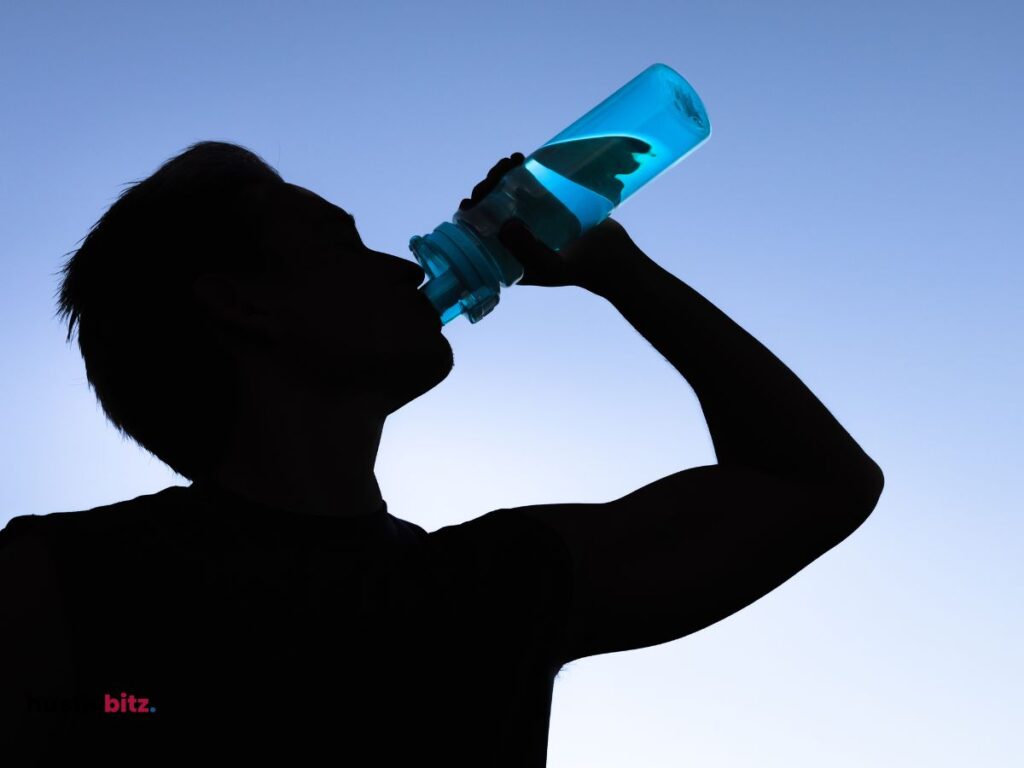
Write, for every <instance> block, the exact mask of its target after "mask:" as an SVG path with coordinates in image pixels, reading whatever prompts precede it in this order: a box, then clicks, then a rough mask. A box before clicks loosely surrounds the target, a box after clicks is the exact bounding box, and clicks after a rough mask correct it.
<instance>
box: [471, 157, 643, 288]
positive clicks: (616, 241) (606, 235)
mask: <svg viewBox="0 0 1024 768" xmlns="http://www.w3.org/2000/svg"><path fill="white" fill-rule="evenodd" d="M524 160H525V157H524V156H523V153H522V152H513V153H512V154H511V155H510V156H509V157H506V158H502V159H501V160H499V161H498V162H497V163H496V164H495V165H494V167H492V168H491V170H490V171H489V172H488V173H487V177H486V178H485V179H484V180H483V181H481V182H480V183H479V184H477V185H476V186H475V187H473V193H472V195H471V196H470V197H469V198H465V199H463V200H462V202H461V203H460V204H459V210H461V211H465V210H468V209H469V208H472V207H473V206H474V205H476V204H477V203H479V202H480V201H481V200H483V198H485V197H486V196H487V195H488V194H489V193H490V192H491V190H493V189H494V188H495V187H497V186H498V184H499V183H501V179H502V177H504V175H505V174H506V173H508V172H509V171H511V170H512V169H513V168H515V167H516V166H518V165H521V164H522V163H523V161H524ZM498 239H499V240H500V241H501V243H502V245H504V246H505V247H506V248H508V250H509V252H510V253H511V254H512V255H513V256H514V257H515V258H516V259H517V260H518V261H519V262H520V263H521V264H522V265H523V267H524V270H525V272H524V274H523V276H522V278H520V280H519V282H518V283H517V285H540V286H548V287H557V286H565V285H575V286H578V287H580V288H585V289H587V290H590V291H592V292H594V293H601V292H602V291H603V290H604V289H605V287H606V286H607V285H608V284H609V281H610V280H614V279H615V277H616V276H617V275H618V274H619V273H620V272H621V271H622V270H623V269H625V268H626V266H627V265H628V264H629V263H630V262H631V261H635V260H636V259H638V258H647V255H646V254H645V253H644V252H643V251H641V250H640V248H639V247H638V246H637V245H636V243H634V242H633V240H632V239H631V238H630V236H629V234H628V233H627V232H626V230H625V228H624V227H623V226H622V225H621V224H619V223H618V222H617V221H615V220H614V219H611V218H606V219H605V220H604V221H602V222H601V223H600V224H598V225H597V226H595V227H592V228H591V229H589V230H588V231H586V232H584V233H583V235H582V236H581V237H579V238H578V239H576V240H574V241H573V242H571V243H569V245H567V246H566V247H564V248H563V249H562V250H560V251H554V250H552V249H551V248H548V247H547V245H545V244H544V243H543V242H541V241H540V240H538V239H537V238H536V237H534V235H533V233H532V232H531V231H530V229H529V227H527V226H526V224H524V223H523V222H522V221H521V220H520V219H517V218H514V217H513V218H512V219H509V220H508V221H507V222H505V224H504V225H503V226H502V228H501V231H500V232H499V233H498Z"/></svg>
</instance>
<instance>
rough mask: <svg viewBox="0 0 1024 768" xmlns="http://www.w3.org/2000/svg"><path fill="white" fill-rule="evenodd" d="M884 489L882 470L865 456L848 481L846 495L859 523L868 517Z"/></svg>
mask: <svg viewBox="0 0 1024 768" xmlns="http://www.w3.org/2000/svg"><path fill="white" fill-rule="evenodd" d="M884 487H885V475H884V474H883V473H882V468H881V467H880V466H878V464H876V463H875V462H874V461H873V460H872V459H871V458H869V457H867V456H865V463H864V465H863V466H862V467H861V469H860V471H859V472H858V473H857V474H856V476H855V477H853V478H851V480H850V481H849V483H848V485H847V488H846V493H847V497H848V498H849V499H850V501H851V502H852V504H853V506H854V508H855V509H856V512H857V515H858V517H859V518H860V521H861V522H863V521H864V519H866V518H867V517H868V515H870V514H871V513H872V512H873V511H874V509H875V507H876V506H878V499H879V498H880V497H881V496H882V489H883V488H884Z"/></svg>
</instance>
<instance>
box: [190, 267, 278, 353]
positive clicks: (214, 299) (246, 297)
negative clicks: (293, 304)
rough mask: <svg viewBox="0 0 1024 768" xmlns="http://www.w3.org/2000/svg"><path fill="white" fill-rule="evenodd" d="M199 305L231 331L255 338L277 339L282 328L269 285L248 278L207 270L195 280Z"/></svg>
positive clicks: (193, 290)
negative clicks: (211, 272)
mask: <svg viewBox="0 0 1024 768" xmlns="http://www.w3.org/2000/svg"><path fill="white" fill-rule="evenodd" d="M192 297H193V298H194V299H195V301H196V303H197V304H198V305H199V308H200V309H201V310H202V311H203V312H204V313H205V314H206V315H207V317H209V318H210V319H211V320H213V321H214V323H215V325H216V326H217V327H219V328H223V329H225V330H226V331H227V332H229V333H231V332H234V333H236V334H240V335H242V336H244V337H246V338H248V339H251V340H262V341H276V340H278V339H279V338H280V336H281V328H280V325H279V323H278V319H277V316H276V314H275V313H274V311H273V304H272V302H271V301H270V296H269V293H268V291H267V289H266V287H264V286H262V285H260V284H258V283H257V282H255V281H253V280H251V279H250V280H246V279H245V278H241V277H235V276H229V275H220V274H206V275H201V276H200V277H198V278H196V280H195V282H193V283H192Z"/></svg>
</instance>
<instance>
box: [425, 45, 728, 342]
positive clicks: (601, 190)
mask: <svg viewBox="0 0 1024 768" xmlns="http://www.w3.org/2000/svg"><path fill="white" fill-rule="evenodd" d="M710 135H711V124H710V122H709V121H708V116H707V113H706V112H705V111H704V105H703V103H701V100H700V97H699V96H698V95H697V92H696V91H695V90H694V89H693V87H692V86H691V85H690V84H689V83H688V82H686V80H684V79H683V77H682V75H680V74H679V73H678V72H676V71H675V70H674V69H672V68H671V67H669V66H666V65H665V64H652V65H651V66H650V67H648V68H647V69H645V70H644V71H643V72H641V73H640V74H639V75H637V76H636V77H634V78H633V79H632V80H630V81H629V82H628V83H626V84H625V85H624V86H622V87H621V88H619V90H617V91H616V92H615V93H613V94H612V95H611V96H609V97H608V98H606V99H605V100H604V101H602V102H601V103H600V104H598V105H597V106H596V107H594V108H593V109H592V110H590V111H589V112H587V114H585V115H584V116H583V117H581V118H580V119H579V120H577V121H576V122H574V123H573V124H572V125H570V126H569V127H568V128H566V129H565V130H564V131H562V132H561V133H559V134H558V135H556V136H555V137H554V138H552V139H551V140H549V141H548V142H547V143H545V144H544V145H543V146H541V147H540V148H539V149H537V150H536V151H535V152H533V153H532V154H530V156H529V157H527V158H526V159H525V160H524V161H523V163H522V164H521V165H519V166H517V167H515V168H513V169H512V170H511V171H509V172H508V173H507V174H505V176H504V177H503V178H502V180H501V182H500V183H499V184H498V186H497V187H495V188H494V189H493V190H492V191H491V192H490V193H489V194H488V195H487V196H485V197H484V198H483V199H482V200H481V201H480V202H479V203H477V204H476V205H475V206H473V207H472V208H471V209H469V210H467V211H456V213H455V215H454V216H453V217H452V220H451V221H450V222H443V223H442V224H441V225H439V226H438V227H437V228H436V229H435V230H434V231H433V232H431V233H430V234H428V235H425V236H423V237H420V236H419V235H416V236H414V237H412V238H411V239H410V240H409V249H410V250H411V251H412V252H413V255H414V256H415V257H416V260H417V261H418V262H419V264H420V266H421V267H423V269H424V271H425V272H426V273H427V282H426V283H424V284H423V285H422V286H421V287H420V290H421V291H422V292H423V293H424V294H425V295H426V297H427V298H428V299H430V302H431V304H433V305H434V308H435V309H436V310H437V312H438V314H440V316H441V322H442V324H447V323H449V322H450V321H451V320H454V319H455V318H456V317H458V316H459V315H462V314H464V315H465V316H466V317H467V318H469V321H470V322H471V323H476V322H479V321H480V319H481V318H483V317H484V316H485V315H487V314H488V313H489V312H490V311H491V310H492V309H494V307H495V306H496V305H497V303H498V298H499V294H500V291H501V286H504V287H508V286H511V285H514V284H515V283H516V282H518V281H519V279H520V278H521V277H522V276H523V271H524V270H523V265H522V264H521V263H519V261H517V260H516V259H515V258H514V257H513V256H512V254H511V253H509V251H508V250H507V249H506V248H505V247H504V246H503V245H502V244H501V241H500V240H499V239H498V231H499V230H500V229H501V225H502V224H503V223H504V222H505V221H506V220H507V219H509V218H511V217H513V216H515V217H517V218H519V219H521V220H522V221H523V222H524V223H525V224H526V225H527V226H528V227H529V228H530V231H531V232H533V234H534V236H535V237H537V239H538V240H540V241H541V242H543V243H544V244H545V245H547V246H548V247H549V248H551V249H552V250H554V251H558V250H560V249H561V248H562V247H564V246H566V245H568V244H569V243H571V242H573V241H574V240H576V239H577V238H579V237H580V236H581V235H582V234H583V233H584V232H586V231H587V230H589V229H590V228H591V227H594V226H596V225H597V224H600V223H601V222H602V221H604V219H605V218H607V217H608V215H609V214H610V213H611V212H612V209H614V208H615V207H616V206H618V205H620V204H621V203H622V202H623V201H624V200H626V199H627V198H628V197H630V196H631V195H632V194H633V193H634V192H636V191H637V190H638V189H640V187H642V186H643V185H644V184H647V183H648V182H649V181H650V180H651V179H653V178H654V177H655V176H657V175H659V174H660V173H662V172H663V171H665V170H666V169H668V168H671V167H672V166H673V165H675V164H676V163H678V162H679V161H680V160H682V159H683V158H684V157H685V156H686V155H688V154H689V153H690V152H692V151H693V150H694V149H696V148H697V147H698V146H700V145H701V144H702V143H703V142H704V141H706V140H707V138H708V137H709V136H710ZM620 177H621V178H620Z"/></svg>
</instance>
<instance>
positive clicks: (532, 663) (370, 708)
mask: <svg viewBox="0 0 1024 768" xmlns="http://www.w3.org/2000/svg"><path fill="white" fill-rule="evenodd" d="M24 534H35V535H36V536H41V537H42V538H43V540H44V541H45V543H46V546H47V549H48V551H49V552H51V553H52V555H53V557H54V561H55V563H56V566H57V572H58V573H57V576H58V583H59V585H60V593H61V595H62V598H63V602H64V609H63V610H64V612H65V615H66V620H67V622H68V626H69V639H70V648H71V653H72V664H73V668H74V689H73V694H72V696H70V697H62V698H61V699H60V700H46V699H37V700H34V701H29V700H26V708H27V709H29V710H31V711H30V712H29V715H28V716H29V717H31V718H47V719H54V718H56V719H63V722H62V723H61V726H60V727H61V735H60V736H59V737H57V738H55V739H54V740H53V743H52V744H51V745H50V746H51V751H52V755H50V757H49V758H48V762H44V763H40V764H45V765H50V764H54V765H56V764H77V763H79V762H83V761H85V760H86V759H87V757H88V758H92V757H95V758H96V759H97V760H105V761H110V760H116V759H117V758H118V757H119V756H122V757H124V758H125V759H128V758H131V759H132V760H135V761H137V763H138V764H145V765H153V764H154V763H156V764H168V765H169V764H176V765H181V764H185V763H183V762H181V761H183V760H196V761H202V762H206V761H207V760H210V759H214V758H221V759H228V760H230V761H231V764H233V763H236V762H238V763H241V761H242V760H243V759H246V758H249V759H259V760H261V761H264V762H265V761H267V760H274V759H280V760H288V761H289V763H288V764H301V765H306V764H312V763H313V762H314V761H316V763H317V764H320V763H321V762H322V763H323V764H335V765H361V766H362V765H365V766H374V765H380V766H391V765H395V766H397V765H428V764H429V765H444V766H452V767H454V766H474V768H484V767H485V766H521V767H523V768H531V767H536V766H543V765H544V764H545V758H546V752H547V737H548V721H549V716H550V706H551V695H552V686H553V682H554V677H555V675H556V674H557V672H558V669H559V667H560V666H561V663H560V662H559V661H558V660H559V659H561V658H563V656H562V653H561V651H562V647H563V646H562V644H563V642H564V630H565V619H566V615H567V606H568V603H569V599H570V590H571V584H570V580H571V570H570V555H569V552H568V550H567V548H566V546H565V544H564V542H563V541H562V539H561V538H560V537H559V536H558V535H557V534H556V533H555V532H554V531H553V530H551V529H549V528H547V527H546V526H545V525H543V523H541V522H540V521H538V520H535V519H533V518H531V517H529V516H528V515H525V514H523V513H521V512H517V511H515V510H512V509H498V510H494V511H492V512H489V513H487V514H485V515H482V516H481V517H478V518H476V519H474V520H470V521H469V522H466V523H462V524H459V525H450V526H446V527H444V528H440V529H438V530H436V531H433V532H431V533H427V532H426V531H425V530H424V529H423V528H421V527H420V526H418V525H416V524H414V523H410V522H408V521H405V520H401V519H399V518H396V517H394V516H393V515H391V514H390V513H389V512H388V511H387V505H386V503H385V504H384V505H382V507H381V508H380V510H378V511H377V512H375V513H373V514H370V515H365V516H361V517H351V518H332V517H322V516H312V515H298V514H293V513H289V512H284V511H281V510H276V509H273V508H270V507H266V506H261V505H257V504H254V503H252V502H248V501H244V500H242V499H240V498H239V497H236V496H233V495H230V494H227V493H225V492H223V491H219V490H214V489H210V488H201V487H199V486H196V485H193V486H191V487H188V488H185V487H171V488H167V489H165V490H163V491H161V492H159V493H156V494H153V495H149V496H141V497H139V498H136V499H133V500H131V501H125V502H121V503H119V504H113V505H110V506H105V507H98V508H95V509H91V510H88V511H84V512H63V513H54V514H49V515H41V516H40V515H24V516H20V517H15V518H13V519H11V520H10V522H9V523H8V524H7V526H6V528H4V529H3V530H2V531H0V547H2V546H6V545H7V544H9V543H12V542H14V541H15V540H16V539H17V538H18V537H19V536H21V535H24ZM2 662H3V663H4V664H7V663H13V660H10V659H4V660H2ZM122 694H124V696H123V697H122ZM128 696H134V697H135V704H134V706H132V705H130V700H129V699H128ZM122 698H123V700H124V705H123V706H122ZM143 698H144V699H146V700H147V701H146V702H145V703H143V702H142V699H143ZM115 705H116V706H117V707H118V708H119V709H122V710H123V709H139V710H141V709H148V710H149V711H147V712H131V711H129V712H124V711H119V712H108V711H105V710H106V709H110V708H113V707H114V706H115ZM67 760H71V761H72V762H71V763H62V762H61V761H67ZM293 761H294V762H293ZM105 764H113V763H111V762H107V763H105ZM119 764H120V763H119Z"/></svg>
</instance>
